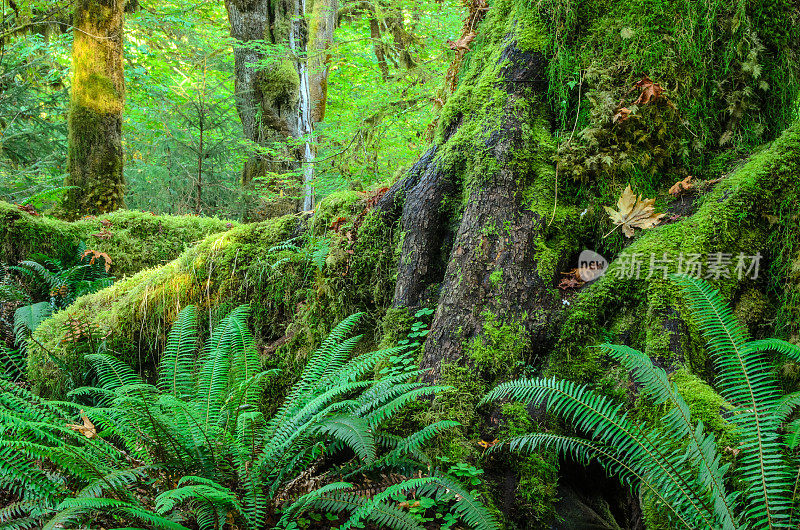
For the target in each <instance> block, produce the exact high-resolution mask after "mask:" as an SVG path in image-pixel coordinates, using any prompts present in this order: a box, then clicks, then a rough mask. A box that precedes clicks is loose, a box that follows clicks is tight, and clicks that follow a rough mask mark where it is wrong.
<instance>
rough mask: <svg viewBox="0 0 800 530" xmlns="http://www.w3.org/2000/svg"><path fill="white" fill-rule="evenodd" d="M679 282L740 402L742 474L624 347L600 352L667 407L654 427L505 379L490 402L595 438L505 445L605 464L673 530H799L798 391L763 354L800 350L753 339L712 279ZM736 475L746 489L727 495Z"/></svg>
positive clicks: (725, 388)
mask: <svg viewBox="0 0 800 530" xmlns="http://www.w3.org/2000/svg"><path fill="white" fill-rule="evenodd" d="M672 278H673V280H674V281H675V282H676V283H677V284H678V285H679V286H680V287H681V288H682V290H683V293H684V295H685V297H686V299H687V302H688V306H689V308H690V310H691V316H692V317H693V318H694V319H695V320H696V321H697V323H698V325H699V327H700V329H701V331H702V332H703V333H704V335H705V336H706V339H707V340H708V349H709V352H710V353H711V355H712V357H713V359H714V361H715V365H716V369H717V371H718V378H717V385H718V387H719V389H720V392H721V394H722V396H723V397H724V398H725V399H726V400H727V401H728V402H730V403H732V404H733V405H734V409H733V410H732V415H731V417H730V420H729V421H730V422H731V423H732V424H733V425H734V426H735V427H736V430H737V435H738V436H739V438H740V440H741V444H740V445H739V447H738V451H739V454H738V457H737V462H736V467H735V469H731V466H730V464H723V463H722V461H721V457H720V454H719V453H718V451H717V443H716V441H715V439H714V435H713V434H711V433H710V432H708V431H707V430H706V429H705V426H704V425H703V423H702V421H696V420H695V419H694V418H693V417H692V415H691V412H690V410H689V407H688V405H687V403H686V401H685V400H684V398H683V397H682V396H681V394H680V393H679V392H678V389H677V387H676V385H675V384H674V383H673V382H671V381H670V379H669V376H668V375H667V373H666V372H665V371H664V370H663V369H662V368H659V367H657V366H655V365H653V363H652V361H651V360H650V358H649V357H647V356H646V355H645V354H644V353H642V352H640V351H637V350H634V349H633V348H630V347H627V346H619V345H611V344H604V345H602V346H601V348H602V349H603V351H605V352H606V353H608V354H609V355H610V356H611V357H612V358H614V359H615V360H617V361H619V362H621V363H622V364H623V366H624V367H625V368H627V369H628V370H629V371H630V373H631V376H632V377H633V379H634V380H635V381H636V383H638V384H639V385H641V391H642V393H643V394H644V395H645V396H647V397H648V398H650V399H652V400H653V401H654V402H655V403H656V404H657V405H663V406H665V407H666V410H667V412H666V413H665V414H664V415H663V416H662V417H661V418H659V419H658V420H656V421H653V420H642V421H637V420H636V419H634V418H633V417H632V416H631V415H629V414H628V413H627V412H626V411H625V408H624V404H618V403H615V402H614V401H613V400H611V399H609V398H607V397H606V396H603V395H600V394H598V393H596V392H594V391H592V390H589V389H588V388H586V386H581V385H578V384H575V383H573V382H570V381H559V380H556V379H521V380H516V381H511V382H508V383H503V384H501V385H499V386H498V387H496V388H495V389H494V390H492V391H491V392H490V393H489V394H488V395H487V396H486V397H485V398H484V399H483V403H489V402H496V401H500V400H505V399H513V400H519V401H523V402H525V403H529V404H532V405H534V406H543V407H545V408H546V409H547V410H548V411H549V412H551V413H553V414H555V415H557V416H559V417H562V418H564V419H566V420H568V421H569V422H571V423H572V424H573V425H574V427H575V428H576V429H577V430H579V431H581V432H585V433H588V434H589V435H590V437H588V438H583V437H578V436H565V435H561V434H556V433H550V432H542V433H532V434H527V435H523V436H517V437H514V438H512V439H510V440H507V441H506V442H505V443H507V444H509V445H510V447H511V449H512V450H515V451H531V450H534V449H536V448H539V447H544V448H555V449H557V450H558V451H559V452H561V453H563V454H567V455H570V456H572V457H574V458H577V459H578V460H579V461H581V462H584V463H588V462H590V461H598V462H600V463H601V464H602V465H603V466H604V467H605V469H606V470H607V471H608V472H609V473H611V474H613V475H615V476H617V477H618V478H619V479H620V481H621V482H623V483H624V484H629V485H630V486H631V487H632V488H634V489H637V490H641V492H642V493H643V494H645V495H648V496H650V497H651V498H653V499H654V500H655V502H656V505H657V506H658V507H659V508H660V509H661V510H663V511H665V512H666V513H667V514H668V515H669V517H670V520H671V524H672V525H674V527H676V528H722V529H733V528H790V527H791V528H796V527H797V523H798V521H797V519H798V516H799V515H800V514H798V513H797V512H798V511H797V510H795V509H794V508H793V507H794V506H795V504H796V502H797V491H798V481H800V473H798V461H797V459H796V458H795V457H794V455H793V454H792V453H791V452H790V451H788V450H787V449H789V446H788V445H787V442H786V439H785V438H784V436H783V435H782V425H783V424H784V423H785V422H786V421H787V420H789V419H790V417H791V416H792V413H793V411H794V410H795V408H796V406H797V405H798V404H800V393H794V394H790V395H788V396H784V395H782V394H781V392H780V389H779V386H778V382H777V379H776V376H775V374H774V373H773V371H772V368H771V367H772V364H771V362H770V360H769V359H768V358H767V357H766V356H765V354H764V352H775V353H781V354H784V355H785V356H787V357H788V358H789V359H792V360H794V361H798V360H800V347H798V346H795V345H793V344H790V343H788V342H785V341H782V340H778V339H766V340H750V339H749V337H748V336H747V333H746V331H745V330H744V328H743V327H742V326H741V325H740V324H739V323H738V322H737V321H736V319H735V317H734V316H733V313H732V312H731V310H730V308H729V307H727V306H726V305H725V303H724V301H723V299H722V298H721V296H720V295H719V292H718V291H716V290H714V289H713V288H712V287H711V286H710V285H709V284H708V283H706V282H704V281H703V280H700V279H696V278H692V277H688V276H680V275H674V276H673V277H672ZM498 446H499V444H498V445H497V446H495V447H493V448H492V449H495V448H496V447H498ZM734 471H735V475H736V477H737V478H738V479H739V483H740V484H741V485H742V489H743V491H741V492H735V491H731V489H730V476H731V475H732V474H733V473H732V472H734Z"/></svg>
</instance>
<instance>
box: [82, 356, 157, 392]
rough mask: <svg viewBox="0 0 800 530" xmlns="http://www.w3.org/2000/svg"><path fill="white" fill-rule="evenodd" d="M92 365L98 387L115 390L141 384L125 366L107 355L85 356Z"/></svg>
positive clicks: (128, 367) (137, 375) (139, 379)
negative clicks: (98, 383)
mask: <svg viewBox="0 0 800 530" xmlns="http://www.w3.org/2000/svg"><path fill="white" fill-rule="evenodd" d="M85 358H86V360H87V361H89V364H91V365H92V368H94V370H95V372H96V373H97V378H98V380H99V382H100V386H101V387H102V388H105V389H107V390H115V389H117V388H119V387H122V386H125V385H137V384H143V383H144V382H143V381H142V378H141V377H140V376H139V374H137V373H136V372H134V371H133V369H132V368H131V367H130V366H128V365H127V364H125V363H123V362H122V361H120V360H119V359H117V358H116V357H114V356H113V355H109V354H107V353H91V354H89V355H86V356H85Z"/></svg>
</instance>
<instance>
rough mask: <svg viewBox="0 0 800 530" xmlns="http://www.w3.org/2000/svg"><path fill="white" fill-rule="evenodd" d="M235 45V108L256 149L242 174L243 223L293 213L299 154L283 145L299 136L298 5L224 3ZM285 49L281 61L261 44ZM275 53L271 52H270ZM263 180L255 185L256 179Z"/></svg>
mask: <svg viewBox="0 0 800 530" xmlns="http://www.w3.org/2000/svg"><path fill="white" fill-rule="evenodd" d="M225 7H226V9H227V11H228V19H229V21H230V24H231V36H232V37H233V38H234V39H236V41H237V43H236V45H235V46H234V63H235V69H234V73H235V86H236V108H237V111H238V113H239V117H240V119H241V121H242V127H243V129H244V135H245V137H247V138H248V139H249V140H251V141H253V142H254V143H255V144H256V145H257V146H258V147H259V148H260V149H259V150H258V151H257V152H254V153H252V154H251V156H250V158H249V159H248V160H247V162H246V163H245V167H244V169H243V171H242V185H243V186H244V187H245V189H246V190H249V191H250V192H251V193H254V194H257V193H259V192H267V193H268V194H269V195H270V198H268V199H267V200H264V201H262V200H260V199H259V198H258V197H257V196H253V197H250V198H249V200H248V201H246V204H247V206H246V217H247V218H248V219H255V218H262V217H274V216H278V215H283V214H286V213H293V212H296V211H297V210H298V209H299V208H300V205H301V197H300V194H301V189H302V185H301V181H300V177H299V176H298V175H297V174H296V170H297V168H298V161H299V160H302V159H303V156H302V153H301V152H300V151H299V150H298V149H291V148H288V147H287V140H289V139H291V138H297V137H299V136H300V135H301V134H302V131H301V117H300V112H301V109H300V89H301V73H302V72H301V61H302V60H304V59H303V58H302V55H303V54H304V52H305V41H306V36H305V34H306V31H305V27H304V21H303V18H302V17H303V12H302V4H301V0H226V1H225ZM262 43H263V44H266V45H267V46H269V45H278V46H283V47H285V48H284V49H285V50H286V51H285V52H284V53H285V55H284V56H283V57H281V58H274V57H270V56H268V54H267V53H265V51H264V46H262V45H261V44H262ZM273 53H274V52H273ZM257 178H260V179H265V180H264V181H263V182H261V183H259V184H258V185H256V184H255V182H254V181H255V179H257Z"/></svg>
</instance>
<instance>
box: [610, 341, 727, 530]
mask: <svg viewBox="0 0 800 530" xmlns="http://www.w3.org/2000/svg"><path fill="white" fill-rule="evenodd" d="M600 348H601V349H602V350H603V351H604V352H605V353H607V354H609V355H610V356H611V357H612V358H614V359H615V360H617V361H618V362H619V363H620V364H622V365H623V366H624V367H625V368H626V369H627V370H628V371H629V372H630V373H631V374H632V376H633V378H634V380H636V381H637V382H638V383H640V384H641V385H642V387H643V390H644V393H645V394H646V395H648V396H650V397H651V398H652V399H653V401H654V402H655V404H657V405H658V404H662V403H668V404H669V405H671V409H670V410H669V412H668V413H667V414H666V415H665V416H663V417H662V418H661V424H662V426H663V428H664V430H665V431H666V432H668V433H669V435H670V436H673V437H675V438H684V439H687V440H688V445H687V450H688V454H689V456H690V458H691V460H692V461H693V462H694V465H695V466H697V468H698V470H699V473H698V476H699V480H700V482H701V483H702V485H703V487H704V488H708V489H709V491H710V492H711V498H712V500H713V503H714V511H715V514H716V516H717V520H718V521H719V524H720V525H721V527H722V528H723V529H724V530H733V529H734V528H736V526H737V525H736V516H735V514H734V512H735V508H734V496H733V495H728V494H727V493H726V490H725V471H726V470H727V466H722V465H720V459H721V457H720V455H719V453H718V452H717V444H716V441H715V440H714V435H713V434H711V433H709V434H706V433H705V432H704V431H703V424H702V423H695V422H693V421H692V417H691V412H690V411H689V406H688V405H687V404H686V402H685V401H684V399H683V397H682V396H681V395H680V393H679V392H678V390H677V388H676V387H675V385H674V384H673V383H671V382H670V381H669V378H668V376H667V373H666V372H665V371H664V370H663V369H661V368H659V367H657V366H655V365H653V362H652V361H651V360H650V357H648V356H647V355H645V354H644V353H642V352H640V351H638V350H635V349H633V348H630V347H628V346H622V345H613V344H602V345H601V346H600Z"/></svg>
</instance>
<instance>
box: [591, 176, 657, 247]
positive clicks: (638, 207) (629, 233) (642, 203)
mask: <svg viewBox="0 0 800 530" xmlns="http://www.w3.org/2000/svg"><path fill="white" fill-rule="evenodd" d="M655 202H656V200H655V199H643V198H642V197H641V196H639V197H637V196H636V194H635V193H633V190H632V189H631V185H630V184H628V187H627V188H625V191H623V192H622V195H621V196H620V198H619V200H618V201H617V208H619V211H616V210H614V209H612V208H610V207H608V206H603V208H605V210H606V212H608V215H609V216H610V217H611V221H612V222H613V223H614V224H615V225H616V226H615V227H614V230H616V229H617V227H619V226H621V227H622V233H623V234H625V237H633V229H634V228H641V229H647V228H653V227H654V226H655V225H657V224H658V223H659V221H661V218H662V217H664V215H666V214H663V213H656V209H655V207H654V204H655ZM614 230H612V231H611V232H609V233H608V234H606V235H605V236H603V237H608V236H609V235H611V233H612V232H613V231H614Z"/></svg>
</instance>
